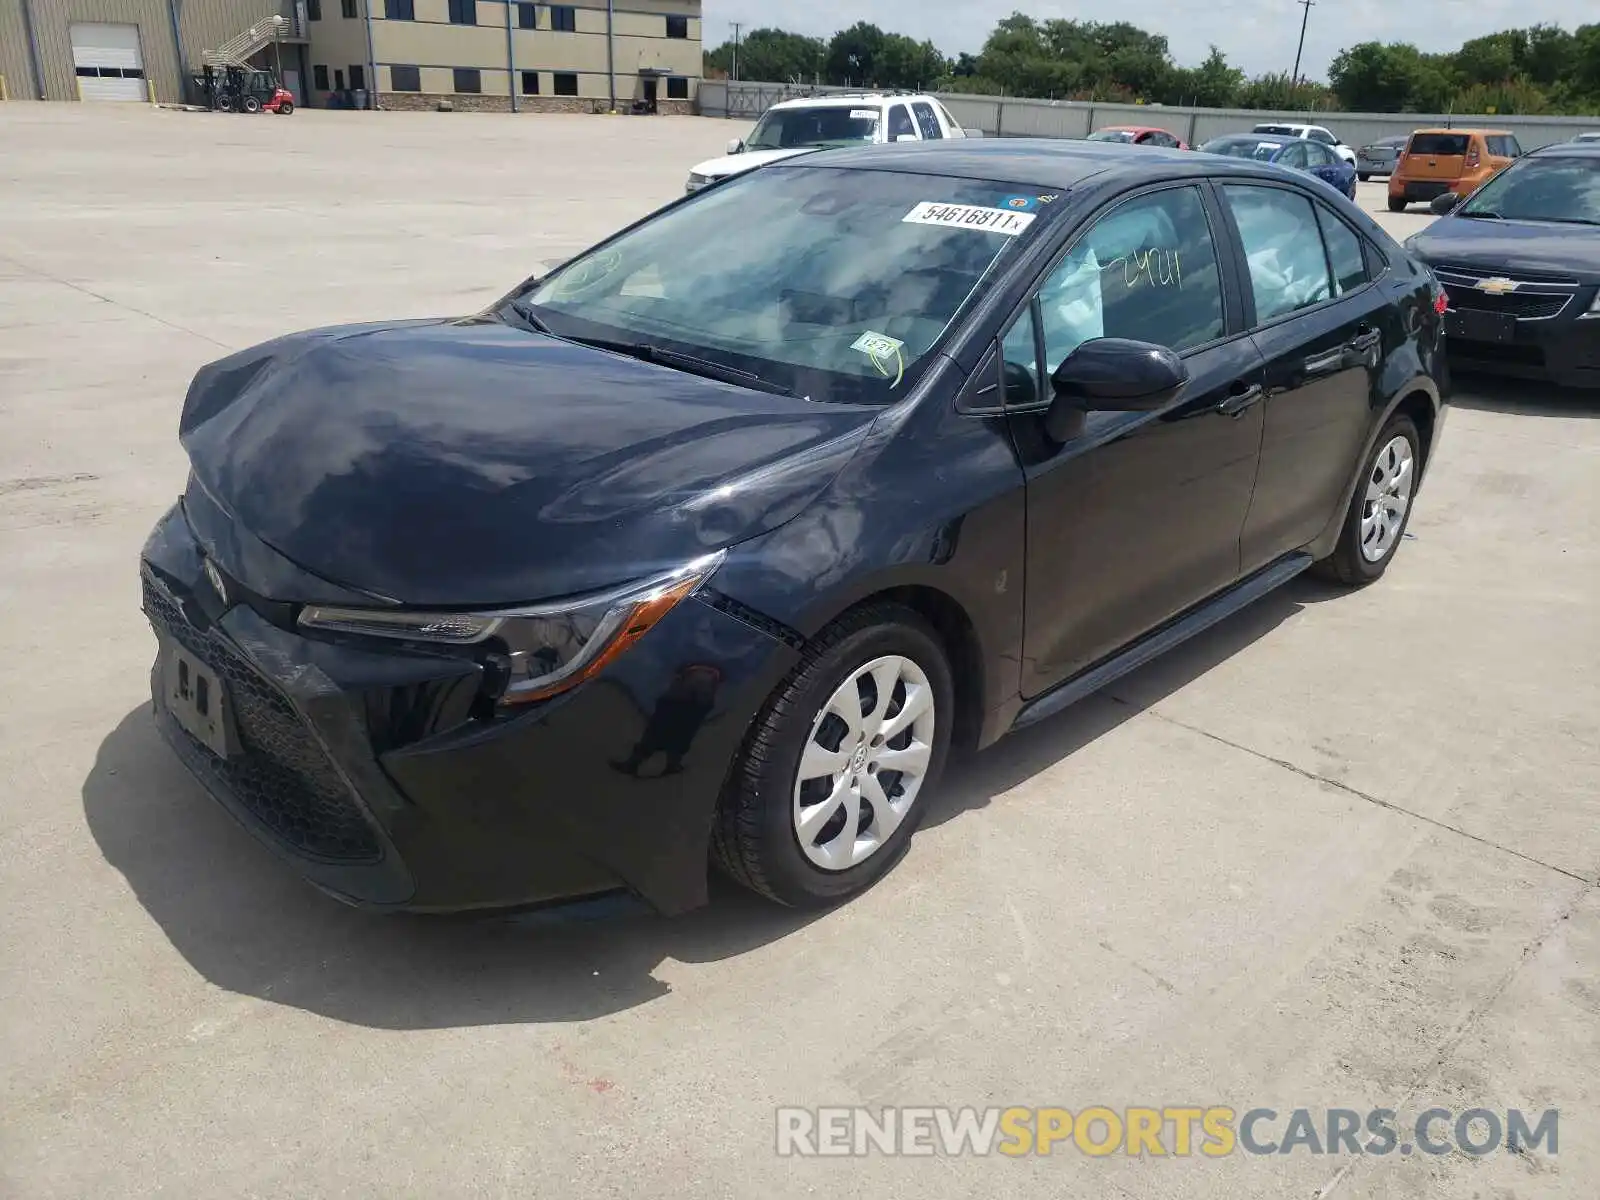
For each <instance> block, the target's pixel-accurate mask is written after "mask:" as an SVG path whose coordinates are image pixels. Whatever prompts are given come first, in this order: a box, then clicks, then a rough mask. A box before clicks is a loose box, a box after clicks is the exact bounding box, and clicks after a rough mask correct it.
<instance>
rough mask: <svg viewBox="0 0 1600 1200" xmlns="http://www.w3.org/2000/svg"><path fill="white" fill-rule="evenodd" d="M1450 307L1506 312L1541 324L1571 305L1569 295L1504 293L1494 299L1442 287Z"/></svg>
mask: <svg viewBox="0 0 1600 1200" xmlns="http://www.w3.org/2000/svg"><path fill="white" fill-rule="evenodd" d="M1445 290H1446V291H1447V292H1448V293H1449V295H1450V307H1451V308H1470V309H1472V310H1473V311H1474V312H1497V313H1509V314H1510V315H1511V316H1513V317H1516V318H1517V320H1519V321H1540V320H1547V319H1548V318H1550V317H1558V316H1560V315H1561V310H1562V309H1564V308H1566V306H1567V305H1568V304H1569V303H1571V300H1572V297H1570V296H1549V295H1544V296H1541V295H1539V294H1538V293H1537V292H1507V293H1506V294H1505V295H1503V296H1493V295H1490V294H1489V293H1488V292H1480V291H1478V290H1477V289H1476V288H1471V287H1460V286H1456V287H1451V286H1450V285H1449V284H1446V285H1445Z"/></svg>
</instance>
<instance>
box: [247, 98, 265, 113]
mask: <svg viewBox="0 0 1600 1200" xmlns="http://www.w3.org/2000/svg"><path fill="white" fill-rule="evenodd" d="M244 111H245V112H247V113H258V112H260V111H261V101H260V99H258V98H257V97H255V96H246V97H245V98H244Z"/></svg>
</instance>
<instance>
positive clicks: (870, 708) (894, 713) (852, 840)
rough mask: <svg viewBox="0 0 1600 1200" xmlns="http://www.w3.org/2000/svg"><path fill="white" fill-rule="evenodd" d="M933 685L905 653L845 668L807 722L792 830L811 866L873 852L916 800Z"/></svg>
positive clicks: (829, 865)
mask: <svg viewBox="0 0 1600 1200" xmlns="http://www.w3.org/2000/svg"><path fill="white" fill-rule="evenodd" d="M934 721H935V713H934V703H933V687H932V685H931V684H930V683H929V682H928V677H927V675H926V674H925V673H924V672H923V670H922V668H921V667H919V666H918V665H917V664H916V663H915V662H913V661H912V660H911V659H909V658H906V657H904V656H902V655H898V654H890V655H885V656H884V657H882V658H875V659H873V660H872V661H871V662H869V663H867V664H865V665H864V666H862V667H859V668H857V669H856V670H855V671H854V672H852V673H851V674H850V675H849V676H848V677H847V678H846V679H845V680H844V682H843V683H841V684H840V685H839V686H838V687H837V688H836V689H835V690H834V692H833V695H831V696H829V697H828V701H827V703H826V704H824V705H823V706H822V708H821V710H820V711H819V712H818V713H817V715H816V717H815V718H814V719H813V720H812V722H811V731H810V733H809V734H808V736H807V737H806V741H805V746H804V749H803V750H802V751H801V753H800V767H799V771H798V774H797V776H796V779H795V785H794V832H795V837H796V839H797V840H798V841H799V843H800V849H801V851H802V852H803V853H804V854H805V856H806V858H807V859H808V860H809V861H810V862H811V863H812V864H813V865H815V866H818V867H821V868H822V869H823V870H826V871H844V870H848V869H849V868H850V867H853V866H856V865H857V864H859V863H861V862H864V861H865V860H867V859H868V858H870V857H871V856H872V855H873V854H875V853H877V851H879V850H880V849H882V848H883V846H884V845H885V844H886V843H887V842H888V841H889V839H890V838H891V837H893V836H894V831H895V830H896V829H898V828H899V827H900V824H901V822H902V821H904V820H905V817H906V814H907V813H908V812H909V811H910V810H911V806H912V805H913V804H914V803H916V799H917V795H918V793H919V792H921V790H922V783H923V780H924V779H925V778H926V777H927V773H928V767H929V765H930V762H931V760H932V757H933V731H934Z"/></svg>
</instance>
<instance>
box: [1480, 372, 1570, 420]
mask: <svg viewBox="0 0 1600 1200" xmlns="http://www.w3.org/2000/svg"><path fill="white" fill-rule="evenodd" d="M1454 374H1455V382H1456V391H1455V393H1454V394H1453V395H1452V396H1451V397H1450V403H1451V404H1453V405H1454V406H1455V407H1457V408H1470V409H1473V410H1475V411H1478V412H1497V413H1508V414H1510V415H1513V416H1525V417H1587V418H1589V419H1591V420H1592V419H1594V418H1597V417H1600V391H1585V390H1581V389H1579V388H1567V387H1557V386H1556V385H1555V384H1553V383H1540V382H1537V381H1532V380H1526V379H1507V378H1505V377H1503V376H1499V375H1481V374H1478V373H1476V372H1468V371H1457V372H1454Z"/></svg>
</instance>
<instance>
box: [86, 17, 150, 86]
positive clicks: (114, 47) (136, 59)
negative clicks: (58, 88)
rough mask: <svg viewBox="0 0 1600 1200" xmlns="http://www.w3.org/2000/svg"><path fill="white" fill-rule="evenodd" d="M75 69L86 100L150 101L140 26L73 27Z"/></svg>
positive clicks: (92, 25) (90, 25)
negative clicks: (141, 48)
mask: <svg viewBox="0 0 1600 1200" xmlns="http://www.w3.org/2000/svg"><path fill="white" fill-rule="evenodd" d="M72 65H73V66H74V67H76V68H77V69H78V94H79V95H80V96H82V97H83V98H84V99H85V100H148V99H149V98H150V94H149V92H148V91H147V90H146V87H145V82H144V56H143V55H141V54H140V53H139V27H138V26H137V25H100V24H91V23H88V22H84V23H80V24H75V25H73V27H72Z"/></svg>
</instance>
